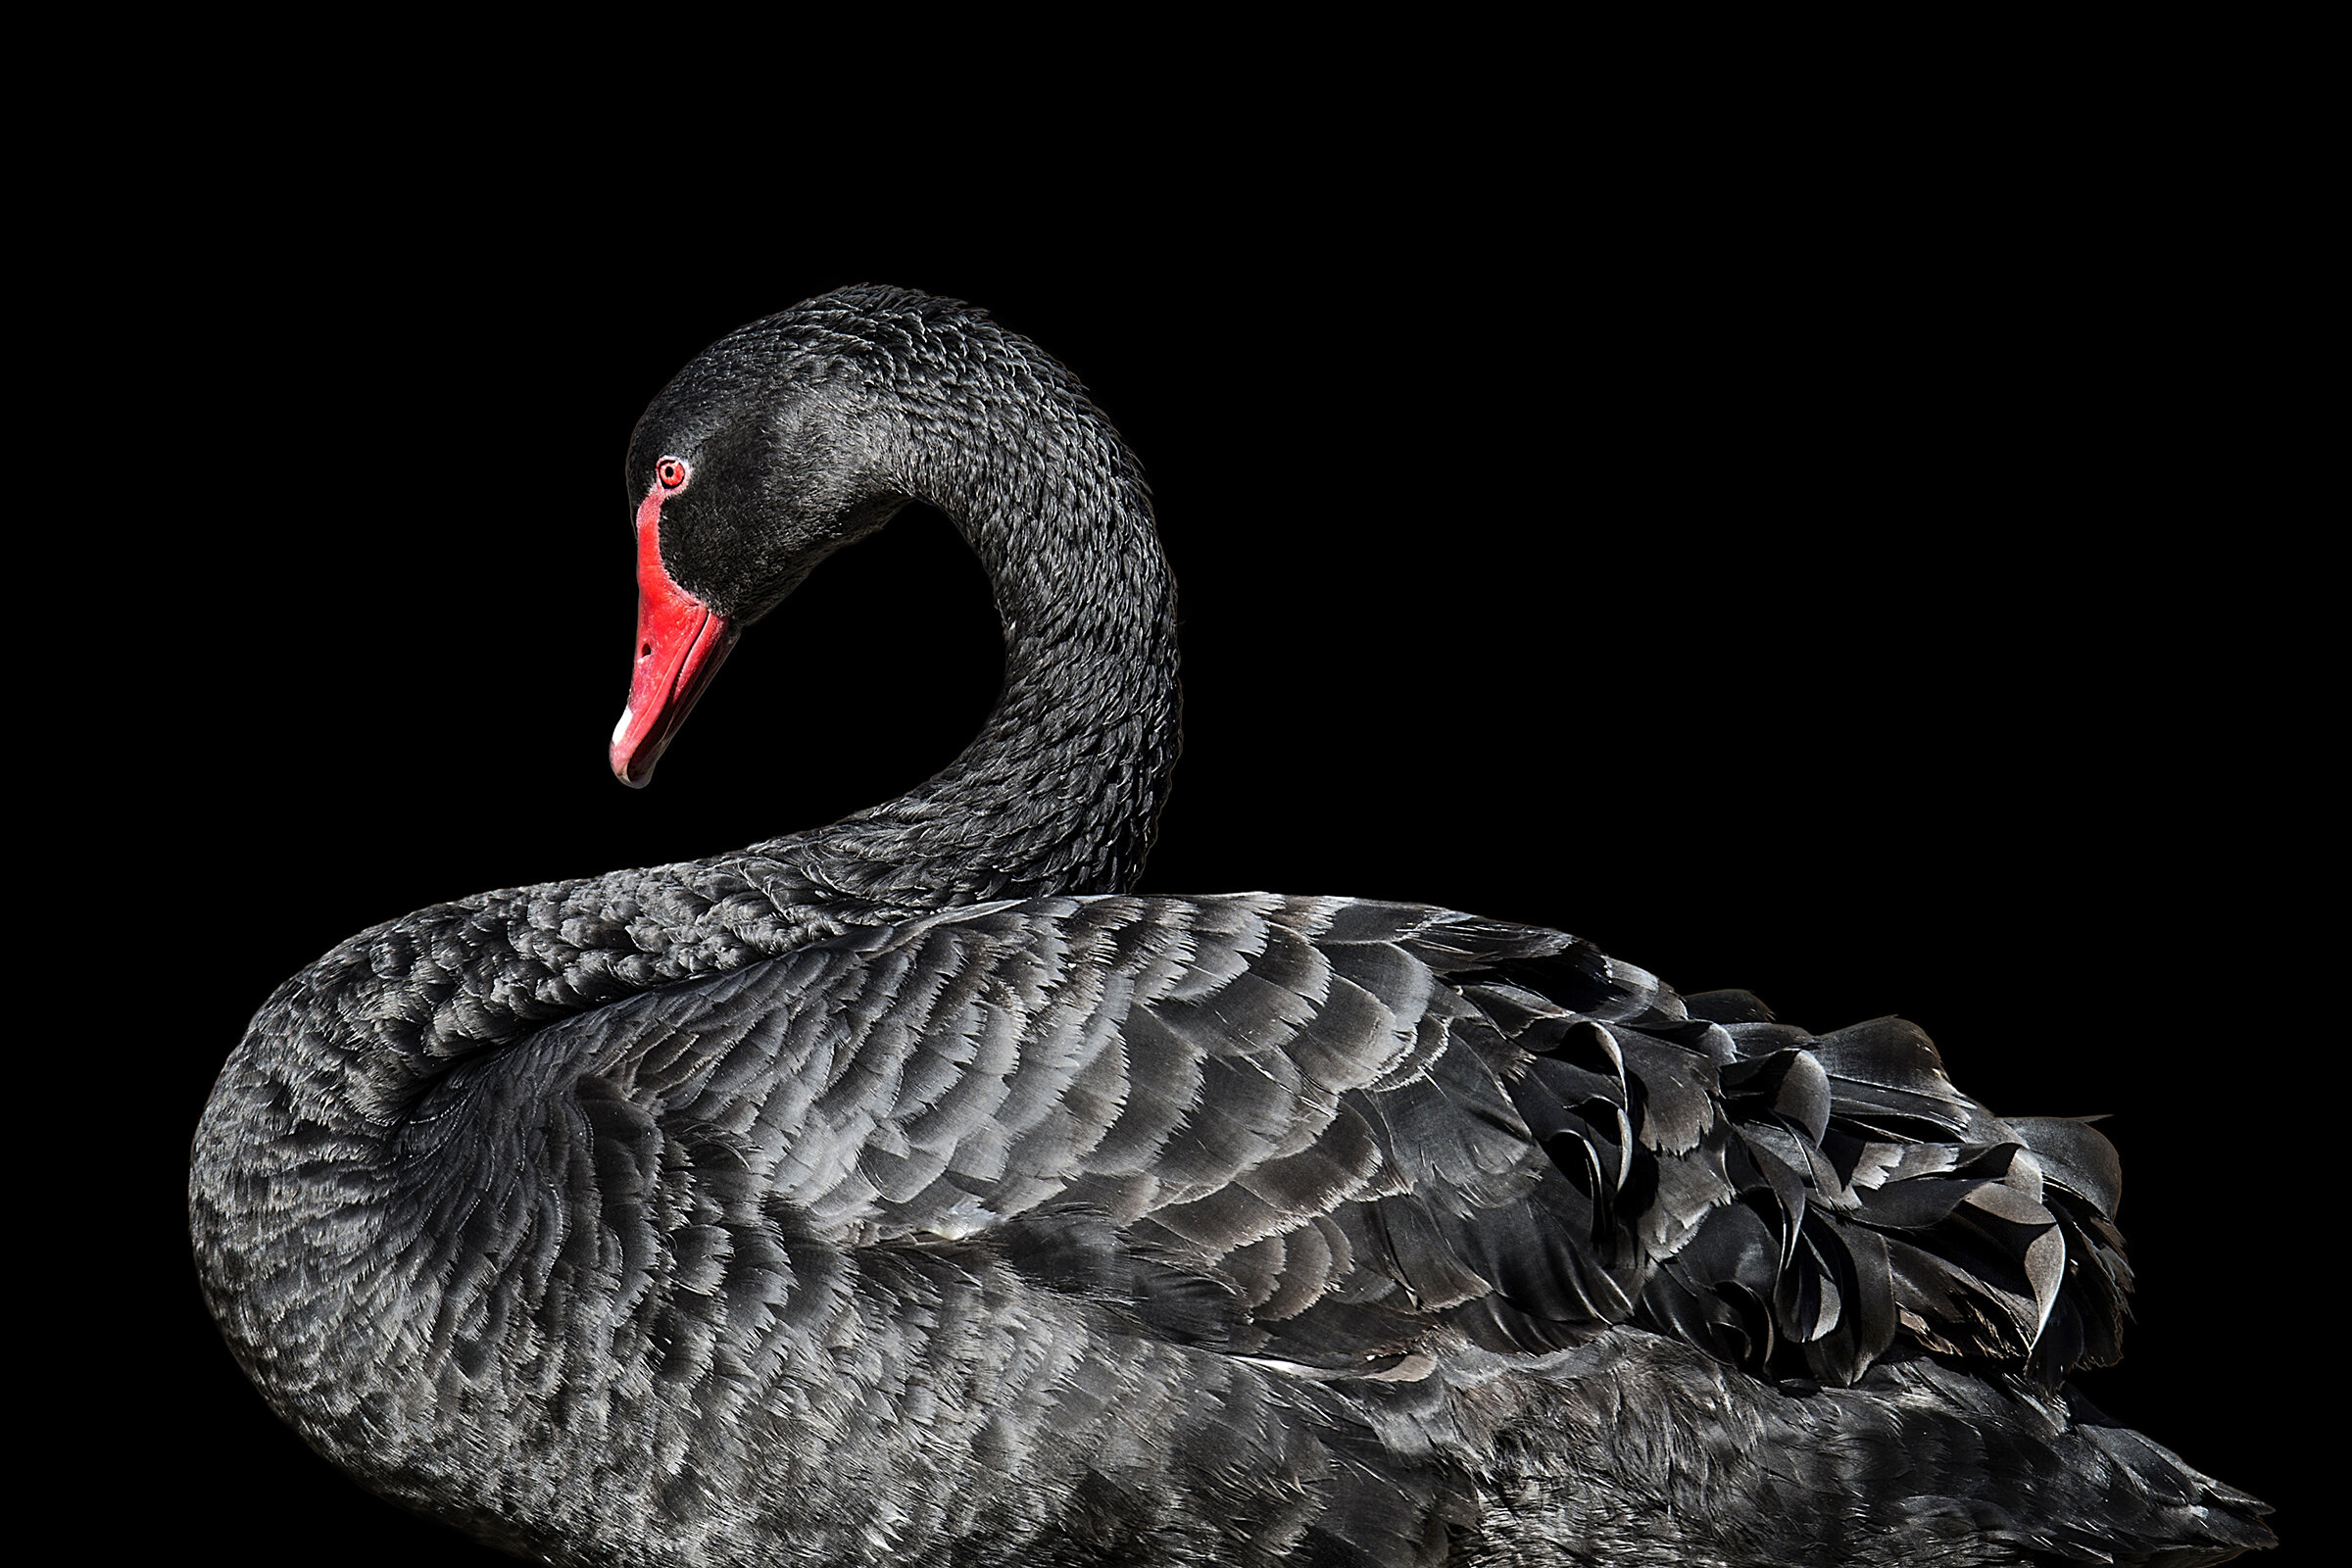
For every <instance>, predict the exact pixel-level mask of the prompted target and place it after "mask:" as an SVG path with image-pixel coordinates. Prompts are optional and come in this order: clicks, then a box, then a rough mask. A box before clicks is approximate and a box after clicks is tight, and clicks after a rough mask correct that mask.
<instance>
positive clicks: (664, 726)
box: [610, 291, 913, 787]
mask: <svg viewBox="0 0 2352 1568" xmlns="http://www.w3.org/2000/svg"><path fill="white" fill-rule="evenodd" d="M867 292H871V293H880V294H895V293H896V291H844V293H843V294H837V295H829V296H826V298H825V299H824V300H819V301H811V302H810V303H809V305H805V306H802V307H800V308H798V309H796V310H793V311H787V312H785V313H783V314H782V315H780V316H773V317H769V318H767V319H764V320H761V321H755V322H753V323H752V324H751V325H750V326H746V327H743V328H740V329H738V330H737V331H734V332H731V333H729V334H728V335H727V336H725V337H723V338H721V339H719V341H718V342H716V343H714V344H712V345H711V347H710V348H708V349H706V350H704V351H703V352H702V353H701V354H700V355H698V356H696V358H695V359H694V361H693V362H692V363H691V364H689V365H688V366H687V367H686V368H685V369H683V370H681V371H679V372H678V374H677V376H676V377H675V378H674V379H673V380H671V382H670V383H669V385H668V386H666V387H664V388H663V389H662V392H661V394H660V395H659V396H658V397H656V398H655V399H654V401H653V403H652V405H651V406H650V407H648V408H647V410H646V412H645V414H644V417H641V418H640V419H639V420H638V422H637V429H636V432H635V433H634V434H633V435H632V436H631V437H630V441H629V459H628V468H627V485H628V499H629V506H630V509H631V513H632V518H633V520H632V527H633V528H634V529H635V533H636V543H637V644H636V656H635V661H634V662H633V664H632V666H631V674H630V681H629V701H628V706H627V708H626V709H624V710H623V711H622V712H621V716H620V722H619V724H618V725H616V726H615V727H614V729H613V743H612V749H611V753H610V756H611V760H612V765H613V773H614V775H615V776H617V777H618V778H619V779H620V780H621V782H623V783H625V784H628V785H630V786H632V787H642V786H643V785H645V784H646V783H647V782H649V781H650V780H651V779H652V777H653V771H654V764H655V763H656V762H658V761H659V760H661V757H662V751H663V750H664V749H665V748H666V747H667V746H668V745H669V742H670V740H671V739H672V738H673V737H674V736H675V735H676V734H677V731H678V728H679V726H680V725H682V724H683V723H684V722H685V719H686V715H687V713H688V712H689V711H692V709H693V707H694V704H695V702H696V700H697V699H698V698H700V697H701V696H702V694H703V692H704V691H705V690H706V689H707V688H708V687H709V685H710V683H711V678H712V676H714V675H715V674H716V673H717V671H718V667H719V664H720V663H721V662H723V661H724V660H725V658H726V656H727V653H728V651H729V650H731V649H732V648H733V647H734V645H735V642H736V639H737V638H738V637H740V636H741V635H742V632H743V629H744V628H745V627H747V626H749V625H751V623H752V622H754V621H756V620H758V619H759V618H760V616H761V615H764V614H766V613H768V612H769V611H770V610H773V609H774V608H775V607H776V606H777V605H778V604H780V603H782V602H783V600H784V599H785V597H786V596H787V595H789V594H790V593H791V592H792V591H793V589H795V588H797V587H799V586H800V584H801V583H802V582H803V581H804V580H805V579H806V578H807V577H808V575H809V572H810V571H812V570H813V569H815V567H816V565H817V564H818V563H820V562H822V561H823V560H824V559H825V557H827V556H829V555H831V554H832V553H833V552H834V551H836V550H839V549H840V548H842V547H843V546H844V545H848V544H852V543H855V542H856V541H857V540H858V539H861V538H863V537H864V536H865V535H867V534H869V533H872V532H873V531H874V530H875V529H877V528H879V527H881V526H882V525H883V524H884V523H885V522H888V521H889V520H890V518H891V516H892V515H894V514H895V513H897V512H898V510H899V508H900V507H902V506H904V505H905V504H906V501H907V496H906V493H905V490H904V487H903V485H902V484H900V483H899V482H897V481H896V479H895V477H894V470H895V468H896V467H897V465H896V464H895V463H894V461H893V457H892V454H893V452H894V450H895V449H896V448H897V446H898V439H897V437H898V434H899V432H898V429H897V426H899V425H900V423H901V422H902V421H901V420H900V419H899V418H897V417H894V413H895V409H896V407H897V400H896V399H895V398H894V396H893V389H892V388H891V386H890V385H889V384H888V383H887V382H886V381H885V380H883V379H882V377H880V376H879V375H878V374H877V373H876V368H875V366H874V365H873V364H872V361H873V360H874V359H875V357H876V356H875V354H874V353H873V352H872V351H873V350H874V349H875V347H876V345H874V344H873V343H871V342H863V343H859V342H858V341H856V340H854V339H850V338H847V337H845V336H844V334H843V333H842V331H841V325H842V323H841V320H840V318H839V313H838V312H837V311H823V310H820V309H818V307H822V306H826V305H828V304H831V303H833V302H839V301H842V300H843V299H844V295H847V294H852V293H867ZM908 298H913V297H912V296H908ZM854 348H864V349H865V350H867V351H868V352H866V353H863V354H857V353H852V352H849V351H850V350H852V349H854Z"/></svg>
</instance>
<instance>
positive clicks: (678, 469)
mask: <svg viewBox="0 0 2352 1568" xmlns="http://www.w3.org/2000/svg"><path fill="white" fill-rule="evenodd" d="M654 477H655V478H657V479H659V480H661V481H662V489H664V490H678V489H683V488H684V487H685V484H686V464H685V462H684V460H682V459H679V458H663V459H662V461H661V462H660V463H657V464H655V465H654Z"/></svg>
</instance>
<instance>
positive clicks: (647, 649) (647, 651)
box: [637, 643, 654, 659]
mask: <svg viewBox="0 0 2352 1568" xmlns="http://www.w3.org/2000/svg"><path fill="white" fill-rule="evenodd" d="M637 657H638V658H639V659H651V658H653V657H654V645H653V644H652V643H647V644H646V645H645V646H644V647H642V648H640V649H638V650H637Z"/></svg>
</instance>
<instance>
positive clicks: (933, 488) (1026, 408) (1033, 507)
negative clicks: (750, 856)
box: [753, 388, 1179, 916]
mask: <svg viewBox="0 0 2352 1568" xmlns="http://www.w3.org/2000/svg"><path fill="white" fill-rule="evenodd" d="M894 422H896V423H898V425H899V428H898V429H897V430H896V431H894V432H893V434H894V435H895V436H896V437H897V439H896V440H894V441H893V443H892V444H893V445H894V446H895V447H897V449H898V458H897V462H896V463H895V464H894V465H893V467H894V469H895V471H894V472H893V474H892V482H893V488H894V489H897V490H898V491H900V493H902V494H904V495H906V496H907V497H909V498H911V499H916V500H921V501H924V502H926V503H928V504H930V505H932V506H934V507H937V508H938V509H939V510H940V511H942V512H944V513H945V514H947V515H948V516H949V517H950V518H951V519H953V520H954V522H955V524H956V527H957V529H958V530H959V531H960V532H961V533H962V534H963V537H964V539H965V541H966V542H967V543H968V544H970V546H971V548H972V551H973V553H974V554H975V555H977V556H978V557H979V558H980V562H981V564H982V565H983V566H984V567H985V568H986V569H987V572H988V575H989V579H990V581H991V583H992V584H993V586H994V590H995V594H996V601H997V613H998V616H999V618H1000V620H1001V622H1002V625H1003V629H1004V635H1005V686H1004V690H1003V692H1002V694H1001V695H1000V696H999V698H998V702H997V706H996V709H995V711H993V712H991V714H990V715H989V718H988V721H987V722H986V723H985V724H984V725H983V726H982V728H981V730H980V733H979V734H978V735H977V736H976V737H974V738H973V740H972V742H971V744H970V745H968V746H967V747H965V748H964V750H963V751H962V753H961V754H960V755H958V756H957V757H956V760H955V761H953V762H952V763H950V764H949V765H948V766H947V767H946V768H944V769H942V770H941V771H940V772H939V773H937V774H936V775H934V776H933V777H932V778H930V779H928V780H926V781H925V782H924V783H923V784H921V785H919V786H917V787H916V788H915V789H913V790H911V791H909V792H908V793H907V794H906V795H903V796H901V797H900V798H898V799H897V800H894V801H889V802H886V803H884V804H882V805H880V806H875V807H872V808H869V809H865V810H862V811H859V812H857V813H856V814H854V815H852V816H850V817H847V818H845V819H844V820H842V821H840V822H836V823H834V824H832V825H831V826H829V827H825V828H819V829H817V830H815V831H813V832H809V833H803V834H797V835H793V836H791V837H788V838H783V839H778V840H774V841H771V842H770V843H768V844H765V845H761V846H758V847H757V848H756V849H755V851H754V852H753V853H755V854H765V855H769V856H773V857H774V858H778V859H780V860H783V861H784V862H786V863H787V864H789V865H791V866H792V867H793V868H794V869H795V870H796V871H797V872H799V873H800V874H801V875H803V876H806V877H808V878H809V879H811V880H812V881H814V882H815V883H817V884H818V885H819V886H820V887H824V888H830V889H833V890H836V891H837V892H838V893H840V894H842V895H846V896H848V897H849V898H851V899H854V900H858V901H860V902H865V901H870V902H872V903H873V904H874V905H875V906H876V907H877V912H883V913H885V914H886V915H887V916H897V915H901V914H909V913H915V912H919V911H921V910H925V909H935V908H942V907H951V906H955V905H960V904H970V903H978V902H984V901H987V900H991V899H1005V898H1030V897H1038V896H1042V895H1046V894H1053V893H1115V892H1124V891H1125V890H1126V889H1127V888H1128V886H1129V885H1130V884H1131V883H1133V881H1134V880H1135V878H1136V876H1137V874H1138V873H1139V872H1140V871H1141V870H1142V868H1143V862H1144V858H1145V856H1146V854H1147V853H1148V852H1149V851H1150V849H1151V845H1152V836H1153V834H1154V833H1155V832H1156V830H1157V826H1158V819H1159V812H1160V808H1161V806H1162V805H1163V804H1164V803H1165V801H1166V798H1167V787H1168V775H1169V773H1170V771H1171V770H1172V769H1173V768H1174V766H1175V763H1176V755H1177V750H1178V745H1179V694H1178V687H1177V677H1176V595H1175V584H1174V579H1173V577H1172V575H1171V574H1170V572H1169V569H1168V564H1167V559H1166V557H1165V556H1164V555H1163V554H1162V552H1161V550H1160V545H1159V537H1158V533H1157V531H1156V529H1155V528H1154V526H1153V523H1152V504H1151V496H1150V492H1149V491H1148V490H1147V488H1146V487H1145V484H1144V481H1143V477H1142V475H1141V473H1140V472H1139V470H1138V469H1137V466H1136V464H1135V460H1134V458H1133V457H1132V455H1131V454H1129V453H1128V451H1127V449H1126V447H1125V444H1124V443H1122V442H1121V441H1120V440H1119V437H1118V435H1117V433H1116V432H1115V431H1113V430H1112V429H1111V427H1110V425H1109V423H1108V422H1107V421H1106V420H1104V419H1103V417H1102V415H1101V414H1099V413H1098V412H1096V410H1095V409H1094V407H1093V406H1092V405H1091V404H1090V403H1087V402H1086V401H1085V400H1084V398H1083V395H1080V394H1076V393H1075V391H1074V388H1073V389H1070V391H1069V393H1068V395H1066V396H1065V397H1062V398H1054V399H1041V400H1038V401H1034V402H1026V403H1024V404H1022V405H1020V406H1019V415H1018V418H1017V422H1016V421H1015V419H1014V417H1013V416H1012V415H1010V414H1007V413H1005V412H1002V411H1001V410H1000V411H999V412H996V413H994V414H993V415H989V416H984V417H982V419H981V420H980V421H979V422H980V424H981V427H980V428H977V429H975V428H972V427H971V425H970V424H969V423H964V424H959V425H956V426H953V427H951V428H950V431H949V436H948V438H947V439H941V438H940V437H939V436H937V435H933V436H932V437H931V439H930V440H928V441H926V440H924V439H922V438H921V437H920V436H918V435H915V434H912V433H910V432H909V430H908V428H907V427H908V425H909V424H912V423H915V421H913V420H904V419H903V420H898V421H894ZM940 425H941V421H938V420H931V419H926V420H923V421H921V423H920V425H919V426H918V428H922V429H926V430H929V431H934V432H936V431H938V430H939V429H940Z"/></svg>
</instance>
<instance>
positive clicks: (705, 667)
mask: <svg viewBox="0 0 2352 1568" xmlns="http://www.w3.org/2000/svg"><path fill="white" fill-rule="evenodd" d="M661 517H662V507H661V502H660V501H659V500H658V499H657V498H655V497H652V496H648V497H647V498H646V502H645V505H644V506H643V507H641V508H639V509H638V513H637V662H636V665H635V667H634V669H633V670H632V671H631V673H630V675H629V706H628V707H627V709H625V710H624V711H622V712H621V715H620V723H619V724H618V725H616V726H615V727H614V728H613V751H612V759H613V776H614V777H616V778H618V779H619V780H620V781H621V782H622V783H623V784H626V785H628V786H629V787H630V788H631V789H643V788H644V787H645V785H646V784H647V782H648V781H650V780H651V779H652V778H653V776H654V764H655V763H656V762H659V761H660V760H662V750H663V749H664V748H665V747H667V746H668V745H669V741H670V737H671V736H673V735H675V734H677V732H678V728H679V726H680V725H682V724H684V723H685V722H686V715H687V714H688V713H690V712H692V711H694V703H695V699H696V698H698V697H700V696H702V695H703V688H704V687H706V686H708V685H710V684H711V676H713V675H715V674H717V673H718V666H719V665H720V663H722V662H724V661H725V660H726V657H727V653H728V650H730V649H732V648H733V647H734V646H735V639H736V637H737V636H738V635H740V634H739V632H738V630H737V628H735V627H734V626H732V625H730V624H728V622H727V618H726V617H725V616H724V615H719V614H714V613H711V607H710V606H709V605H706V604H704V603H703V602H702V601H701V600H700V599H697V598H695V597H694V595H692V594H690V593H688V592H687V591H686V590H685V589H683V588H681V587H679V586H678V585H677V584H676V583H675V582H673V581H671V580H670V575H669V569H668V568H667V567H665V566H663V565H662V528H661Z"/></svg>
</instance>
